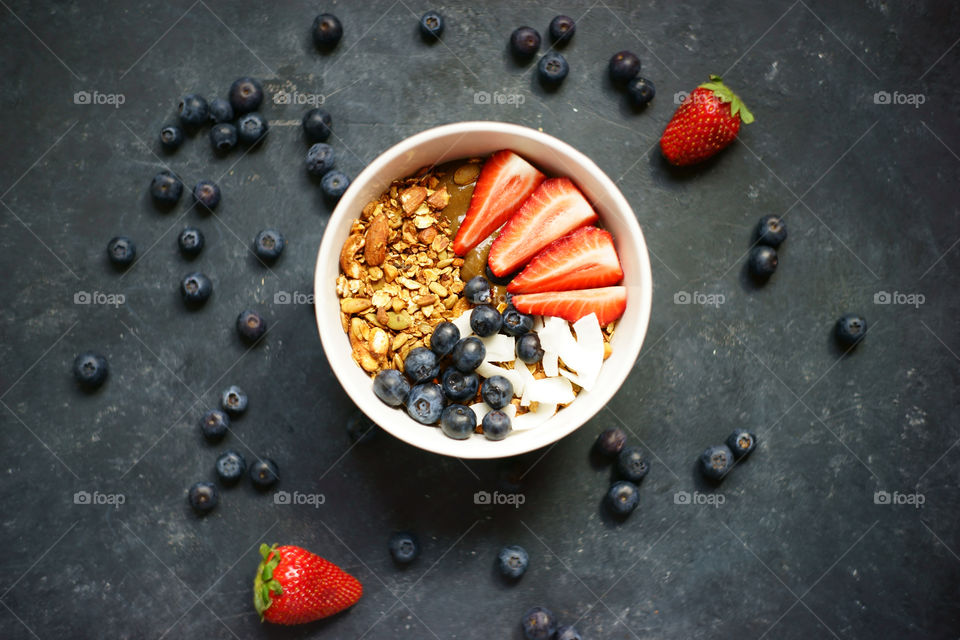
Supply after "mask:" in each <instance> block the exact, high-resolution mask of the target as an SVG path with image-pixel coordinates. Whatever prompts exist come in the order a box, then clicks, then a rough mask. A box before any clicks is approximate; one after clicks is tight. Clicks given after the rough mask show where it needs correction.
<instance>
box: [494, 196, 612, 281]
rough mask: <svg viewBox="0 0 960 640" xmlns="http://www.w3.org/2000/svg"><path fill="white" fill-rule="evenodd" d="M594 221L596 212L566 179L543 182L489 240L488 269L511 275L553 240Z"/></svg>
mask: <svg viewBox="0 0 960 640" xmlns="http://www.w3.org/2000/svg"><path fill="white" fill-rule="evenodd" d="M596 220H597V212H596V211H594V210H593V207H591V206H590V203H589V202H587V199H586V198H584V197H583V194H582V193H580V190H579V189H577V187H576V186H574V184H573V183H572V182H571V181H570V179H569V178H551V179H549V180H545V181H544V182H543V183H542V184H541V185H540V186H539V187H537V189H536V190H535V191H534V192H533V193H532V194H530V197H529V198H527V200H526V202H524V203H523V206H521V207H520V209H519V210H517V213H516V214H515V215H514V216H513V217H512V218H510V220H509V221H508V222H507V224H505V225H504V227H503V229H501V230H500V235H498V236H497V239H496V240H494V241H493V244H492V245H491V246H490V256H489V258H488V263H489V265H490V270H491V271H493V272H494V273H495V274H497V275H498V276H503V275H506V274H508V273H513V272H514V271H516V270H517V269H519V268H521V267H524V266H526V264H527V263H528V262H530V259H531V258H532V257H533V256H535V255H536V254H537V253H538V252H539V251H540V250H541V249H543V248H544V247H546V246H547V245H548V244H550V243H551V242H553V241H554V240H557V239H559V238H562V237H563V236H565V235H566V234H568V233H570V232H571V231H573V230H574V229H578V228H580V227H583V226H586V225H589V224H593V223H594V222H596Z"/></svg>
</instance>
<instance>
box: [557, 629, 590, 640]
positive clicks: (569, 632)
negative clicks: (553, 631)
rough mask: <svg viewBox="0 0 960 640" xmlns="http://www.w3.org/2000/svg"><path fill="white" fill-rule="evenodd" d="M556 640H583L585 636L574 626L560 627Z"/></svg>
mask: <svg viewBox="0 0 960 640" xmlns="http://www.w3.org/2000/svg"><path fill="white" fill-rule="evenodd" d="M554 640H583V636H581V635H580V632H579V631H577V630H576V629H574V628H573V627H560V628H559V629H557V635H555V636H554Z"/></svg>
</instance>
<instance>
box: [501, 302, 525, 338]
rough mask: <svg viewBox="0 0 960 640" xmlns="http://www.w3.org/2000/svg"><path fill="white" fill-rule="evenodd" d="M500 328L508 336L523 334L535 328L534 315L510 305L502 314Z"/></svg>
mask: <svg viewBox="0 0 960 640" xmlns="http://www.w3.org/2000/svg"><path fill="white" fill-rule="evenodd" d="M500 318H501V323H500V325H501V326H500V330H501V331H503V332H504V333H505V334H507V335H508V336H513V337H517V336H522V335H523V334H525V333H529V332H530V330H531V329H533V316H528V315H527V314H525V313H520V312H519V311H517V308H516V307H513V306H509V307H507V308H506V309H504V310H503V313H502V314H500Z"/></svg>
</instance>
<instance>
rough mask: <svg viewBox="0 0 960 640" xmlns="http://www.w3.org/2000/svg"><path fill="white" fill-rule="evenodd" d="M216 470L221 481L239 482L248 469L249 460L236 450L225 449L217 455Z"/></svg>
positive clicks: (229, 483) (228, 482)
mask: <svg viewBox="0 0 960 640" xmlns="http://www.w3.org/2000/svg"><path fill="white" fill-rule="evenodd" d="M216 470H217V477H218V478H220V482H222V483H223V484H225V485H232V484H237V483H238V482H240V478H242V477H243V474H244V473H246V471H247V461H246V460H244V459H243V456H242V455H240V454H239V453H237V452H236V451H224V452H223V453H221V454H220V455H219V457H217V464H216Z"/></svg>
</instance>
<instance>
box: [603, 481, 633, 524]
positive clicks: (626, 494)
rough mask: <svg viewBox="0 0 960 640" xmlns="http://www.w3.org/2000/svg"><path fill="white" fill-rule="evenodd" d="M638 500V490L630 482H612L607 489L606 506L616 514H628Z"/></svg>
mask: <svg viewBox="0 0 960 640" xmlns="http://www.w3.org/2000/svg"><path fill="white" fill-rule="evenodd" d="M639 502H640V491H639V490H638V489H637V485H635V484H633V483H632V482H627V481H626V480H621V481H619V482H614V483H613V484H612V485H610V489H609V490H608V491H607V506H609V507H610V510H611V511H612V512H613V513H615V514H616V515H618V516H627V515H630V513H631V512H632V511H633V510H634V509H636V508H637V504H638V503H639Z"/></svg>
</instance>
